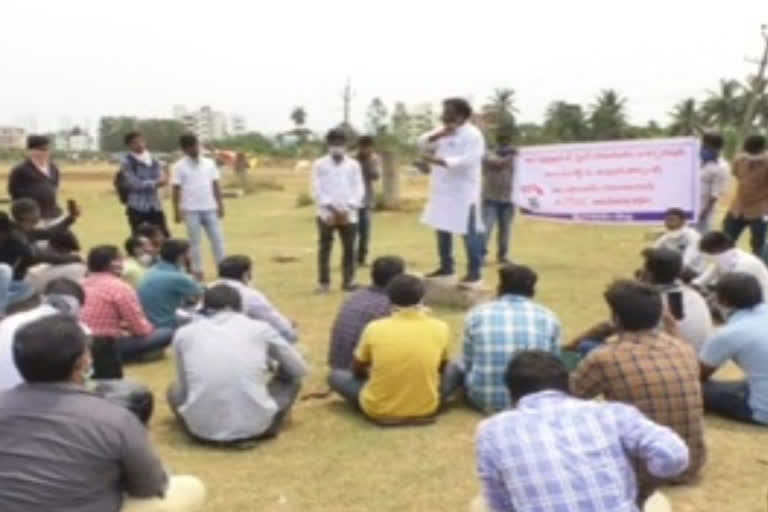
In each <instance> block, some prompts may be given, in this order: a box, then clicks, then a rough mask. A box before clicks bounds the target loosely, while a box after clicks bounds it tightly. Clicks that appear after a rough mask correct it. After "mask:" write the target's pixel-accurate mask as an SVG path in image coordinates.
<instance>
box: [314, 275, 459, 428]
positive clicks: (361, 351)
mask: <svg viewBox="0 0 768 512" xmlns="http://www.w3.org/2000/svg"><path fill="white" fill-rule="evenodd" d="M388 293H389V300H390V301H391V302H392V306H393V308H394V312H393V313H392V316H390V317H388V318H382V319H380V320H374V321H373V322H371V323H370V324H368V326H367V327H366V328H365V330H364V331H363V335H362V338H361V340H360V344H359V345H358V347H357V349H356V350H355V361H354V363H353V370H352V371H349V370H333V371H332V372H331V374H330V376H329V377H328V384H329V385H330V387H331V389H332V390H334V391H336V392H337V393H339V394H340V395H341V396H342V397H344V398H345V399H346V400H347V401H348V402H349V403H350V404H351V405H352V406H353V407H355V408H359V409H361V410H362V412H363V413H364V414H365V415H366V416H367V417H368V418H370V419H372V420H373V421H375V422H378V423H383V424H398V423H408V422H419V421H430V420H432V419H433V418H434V416H435V415H436V414H437V412H438V409H439V407H440V402H441V393H440V374H441V372H442V370H443V367H444V366H445V363H446V360H447V357H448V355H447V350H448V342H449V341H450V330H449V328H448V325H447V324H446V323H445V322H443V321H441V320H437V319H436V318H432V317H431V316H429V315H428V314H427V313H426V312H425V311H424V310H423V308H422V307H421V301H422V299H423V298H424V284H423V283H422V282H421V279H419V278H417V277H414V276H410V275H405V274H404V275H400V276H397V277H396V278H394V279H393V280H392V282H391V283H390V285H389V288H388Z"/></svg>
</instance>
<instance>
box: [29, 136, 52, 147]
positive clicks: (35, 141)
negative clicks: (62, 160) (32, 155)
mask: <svg viewBox="0 0 768 512" xmlns="http://www.w3.org/2000/svg"><path fill="white" fill-rule="evenodd" d="M50 145H51V141H50V140H49V139H48V137H46V136H45V135H30V136H29V137H27V149H48V147H49V146H50Z"/></svg>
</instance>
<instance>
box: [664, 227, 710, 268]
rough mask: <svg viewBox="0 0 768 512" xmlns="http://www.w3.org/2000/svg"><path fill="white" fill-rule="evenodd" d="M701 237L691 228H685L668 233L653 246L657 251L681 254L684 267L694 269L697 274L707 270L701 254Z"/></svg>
mask: <svg viewBox="0 0 768 512" xmlns="http://www.w3.org/2000/svg"><path fill="white" fill-rule="evenodd" d="M700 241H701V235H700V234H699V232H698V231H696V230H695V229H693V228H692V227H690V226H685V227H683V228H681V229H676V230H674V231H667V232H666V233H664V234H663V235H661V237H659V239H658V240H656V243H655V244H653V246H654V248H656V249H669V250H672V251H676V252H679V253H680V255H681V256H682V257H683V266H685V267H689V268H692V269H693V270H696V271H697V272H701V271H703V270H704V269H705V267H706V264H705V262H704V258H703V257H702V256H701V253H700V252H699V242H700Z"/></svg>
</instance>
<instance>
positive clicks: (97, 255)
mask: <svg viewBox="0 0 768 512" xmlns="http://www.w3.org/2000/svg"><path fill="white" fill-rule="evenodd" d="M119 257H120V250H119V249H118V248H117V246H115V245H97V246H96V247H94V248H93V249H91V250H90V251H89V252H88V271H89V272H106V271H107V270H109V267H110V265H112V262H113V261H115V260H116V259H117V258H119Z"/></svg>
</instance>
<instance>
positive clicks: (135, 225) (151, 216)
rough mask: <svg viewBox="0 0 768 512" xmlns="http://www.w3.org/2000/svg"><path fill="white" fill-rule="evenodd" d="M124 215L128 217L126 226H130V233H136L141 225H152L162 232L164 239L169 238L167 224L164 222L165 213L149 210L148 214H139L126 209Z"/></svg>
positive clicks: (136, 211) (169, 233)
mask: <svg viewBox="0 0 768 512" xmlns="http://www.w3.org/2000/svg"><path fill="white" fill-rule="evenodd" d="M125 215H126V216H127V217H128V224H129V225H130V226H131V233H134V234H135V233H136V231H137V230H138V229H139V226H141V225H142V224H145V223H146V224H154V225H155V226H157V227H159V228H160V229H161V230H163V234H164V235H165V236H166V238H168V237H170V236H171V232H170V231H169V230H168V222H167V221H166V220H165V212H163V210H150V211H148V212H140V211H138V210H133V209H131V208H127V209H126V211H125Z"/></svg>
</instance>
